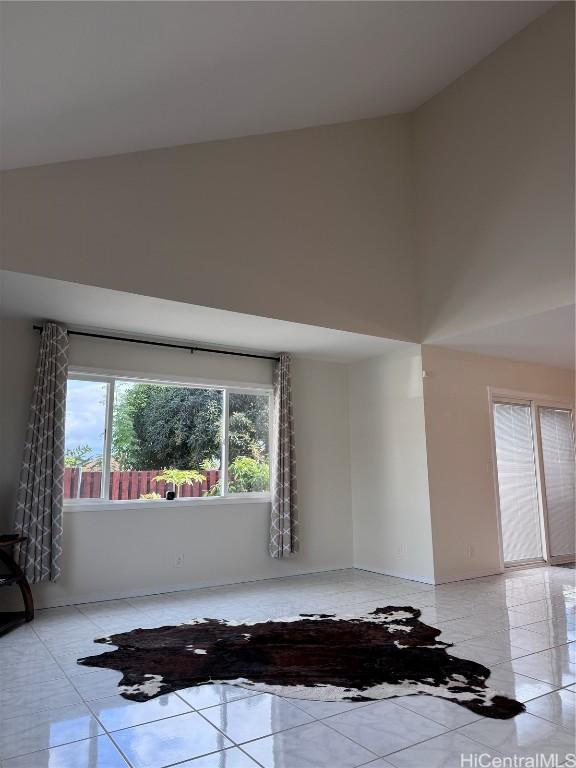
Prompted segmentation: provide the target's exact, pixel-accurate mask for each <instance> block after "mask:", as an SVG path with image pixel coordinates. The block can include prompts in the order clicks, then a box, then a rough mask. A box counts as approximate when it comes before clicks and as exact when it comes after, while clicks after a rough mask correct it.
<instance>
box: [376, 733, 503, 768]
mask: <svg viewBox="0 0 576 768" xmlns="http://www.w3.org/2000/svg"><path fill="white" fill-rule="evenodd" d="M487 754H488V755H489V756H490V757H497V756H498V752H497V751H496V750H488V749H486V747H485V746H483V745H482V744H479V743H478V742H477V741H472V739H468V738H466V736H463V735H462V734H461V733H458V732H456V731H453V732H451V733H446V734H443V735H442V736H437V737H436V738H435V739H429V740H428V741H425V742H423V743H422V744H417V745H416V746H414V747H409V748H408V749H403V750H402V751H401V752H395V753H394V754H393V755H388V757H387V758H386V760H388V761H389V763H390V764H391V765H395V766H397V768H423V766H426V768H462V766H464V765H468V764H472V763H471V762H470V763H468V762H464V761H472V759H473V756H480V755H487ZM483 759H485V758H483ZM370 768H377V763H374V764H373V765H372V766H370Z"/></svg>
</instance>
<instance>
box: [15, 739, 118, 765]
mask: <svg viewBox="0 0 576 768" xmlns="http://www.w3.org/2000/svg"><path fill="white" fill-rule="evenodd" d="M2 768H127V763H126V761H125V760H124V758H123V757H122V755H121V754H120V753H119V752H118V750H117V749H116V747H115V746H114V744H112V742H111V741H110V739H109V738H108V736H97V737H96V738H94V739H85V740H84V741H76V742H74V743H73V744H66V745H64V746H62V747H54V748H53V749H46V750H43V751H42V752H34V754H33V755H21V756H20V757H14V758H12V759H10V760H6V761H5V762H3V763H2Z"/></svg>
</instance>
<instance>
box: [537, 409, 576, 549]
mask: <svg viewBox="0 0 576 768" xmlns="http://www.w3.org/2000/svg"><path fill="white" fill-rule="evenodd" d="M539 414H540V433H541V437H542V460H543V464H544V486H545V489H546V508H547V510H548V533H549V536H550V554H551V555H552V557H554V556H556V555H572V554H574V538H575V536H576V532H575V526H574V507H575V504H576V499H575V494H574V438H573V435H572V412H571V411H569V410H568V409H561V408H540V409H539Z"/></svg>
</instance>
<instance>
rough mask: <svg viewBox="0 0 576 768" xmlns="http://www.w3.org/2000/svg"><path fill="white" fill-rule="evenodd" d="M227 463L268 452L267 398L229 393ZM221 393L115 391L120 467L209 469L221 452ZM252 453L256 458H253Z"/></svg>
mask: <svg viewBox="0 0 576 768" xmlns="http://www.w3.org/2000/svg"><path fill="white" fill-rule="evenodd" d="M229 402H230V418H229V435H230V440H229V453H230V456H229V459H230V462H231V463H232V462H234V460H235V459H236V458H237V457H242V456H243V457H251V458H253V459H255V460H256V458H258V460H261V459H260V457H261V456H262V455H263V454H264V453H266V452H267V451H268V408H267V399H266V398H264V397H261V396H257V395H236V394H231V395H230V398H229ZM221 432H222V392H221V390H214V389H197V388H189V387H174V386H164V385H160V384H158V385H156V384H129V385H120V386H118V387H117V393H116V402H115V405H114V419H113V432H112V456H113V459H114V461H115V463H116V464H117V466H118V468H119V469H122V470H129V469H140V470H145V469H159V468H161V467H169V468H171V469H179V470H190V469H191V468H194V469H199V468H204V469H205V468H212V467H214V466H215V465H217V463H218V457H219V456H220V452H221ZM256 455H257V457H256Z"/></svg>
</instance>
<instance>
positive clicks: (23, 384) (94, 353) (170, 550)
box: [0, 320, 353, 606]
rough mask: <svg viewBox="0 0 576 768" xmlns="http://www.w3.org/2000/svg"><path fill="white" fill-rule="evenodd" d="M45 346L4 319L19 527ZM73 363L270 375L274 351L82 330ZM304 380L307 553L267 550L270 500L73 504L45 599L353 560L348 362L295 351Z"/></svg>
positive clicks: (9, 448)
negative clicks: (199, 348) (218, 348)
mask: <svg viewBox="0 0 576 768" xmlns="http://www.w3.org/2000/svg"><path fill="white" fill-rule="evenodd" d="M37 345H38V335H37V334H36V333H34V332H33V331H32V329H31V326H30V323H29V322H28V321H20V320H11V321H4V324H3V334H2V347H1V350H2V357H1V361H0V362H1V365H2V372H3V375H2V397H1V400H0V403H1V405H2V408H1V410H0V416H1V422H2V423H1V435H2V446H3V454H2V461H1V462H0V472H1V474H0V500H1V504H0V509H1V510H2V515H3V518H2V521H0V523H1V524H0V529H2V530H5V529H9V528H10V525H11V521H12V513H13V509H14V499H15V492H16V482H17V478H18V469H19V463H20V458H21V455H22V445H23V440H24V433H25V426H26V417H27V412H28V404H29V399H30V392H31V388H32V381H33V369H34V363H35V359H36V352H37ZM71 362H72V363H73V364H75V365H82V366H90V367H100V368H108V369H117V370H126V371H131V372H134V373H136V372H141V373H146V372H148V373H150V374H153V373H155V372H156V373H161V374H162V375H164V376H166V375H174V376H189V377H192V378H194V377H200V376H201V377H203V378H212V379H221V380H224V381H234V382H249V383H270V382H271V365H270V364H269V363H267V362H260V361H246V360H237V359H231V358H223V357H215V356H210V357H209V356H207V355H204V356H202V355H200V354H198V355H194V356H193V357H192V356H191V355H187V354H186V353H185V352H184V353H181V352H177V351H171V350H153V351H151V350H150V349H149V348H142V347H135V346H131V345H126V344H121V343H111V342H101V341H95V340H88V339H80V338H74V339H72V350H71ZM293 389H294V411H295V423H296V430H297V452H298V454H297V455H298V482H299V508H300V516H301V532H302V550H301V552H300V553H298V555H296V556H295V557H293V558H289V559H286V560H284V561H277V560H272V559H271V558H270V557H269V556H268V546H267V532H268V519H269V514H270V505H269V504H268V503H265V502H259V503H239V504H230V503H226V504H218V503H215V504H212V503H210V504H204V505H202V506H200V505H196V506H194V505H193V504H186V503H182V506H181V507H178V508H177V509H174V508H168V507H166V508H164V509H161V507H160V506H159V507H158V509H150V508H146V509H145V508H140V509H131V510H128V509H123V510H115V511H105V510H84V511H80V510H65V512H64V561H63V575H62V578H61V580H60V581H59V582H57V583H55V584H46V585H40V586H38V587H37V588H36V589H35V594H36V599H37V602H38V605H40V606H46V605H58V604H65V603H70V602H82V601H89V600H97V599H106V598H111V597H115V596H120V595H130V594H132V595H135V594H147V593H150V592H154V591H156V592H161V591H166V590H170V589H176V588H184V587H191V586H201V585H208V584H226V583H232V582H238V581H248V580H252V579H261V578H270V577H275V576H284V575H288V574H294V573H308V572H311V571H315V570H330V569H333V568H345V567H350V566H351V565H352V557H353V555H352V518H351V508H350V474H349V455H348V451H349V449H348V445H349V434H348V416H347V414H348V400H347V392H348V388H347V369H346V366H345V365H339V364H333V363H321V362H315V361H310V360H303V359H296V360H295V361H294V365H293ZM334 414H339V418H334ZM167 532H168V533H169V535H166V534H167ZM178 553H183V554H184V565H183V567H181V568H176V567H175V564H174V562H175V556H176V554H178Z"/></svg>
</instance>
